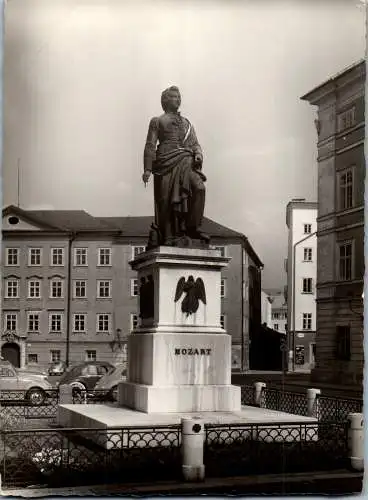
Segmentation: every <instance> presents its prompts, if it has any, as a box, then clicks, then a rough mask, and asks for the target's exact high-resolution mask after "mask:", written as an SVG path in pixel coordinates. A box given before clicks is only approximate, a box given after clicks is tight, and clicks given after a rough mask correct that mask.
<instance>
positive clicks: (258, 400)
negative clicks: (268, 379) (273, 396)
mask: <svg viewBox="0 0 368 500" xmlns="http://www.w3.org/2000/svg"><path fill="white" fill-rule="evenodd" d="M265 389H266V384H265V382H254V404H255V405H256V406H259V407H260V408H262V407H263V406H264V398H263V396H264V391H265Z"/></svg>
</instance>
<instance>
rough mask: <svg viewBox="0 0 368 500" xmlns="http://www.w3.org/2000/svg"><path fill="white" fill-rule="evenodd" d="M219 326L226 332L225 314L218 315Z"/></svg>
mask: <svg viewBox="0 0 368 500" xmlns="http://www.w3.org/2000/svg"><path fill="white" fill-rule="evenodd" d="M220 325H221V328H223V329H224V330H226V315H225V314H220Z"/></svg>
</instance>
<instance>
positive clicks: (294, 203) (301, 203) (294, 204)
mask: <svg viewBox="0 0 368 500" xmlns="http://www.w3.org/2000/svg"><path fill="white" fill-rule="evenodd" d="M293 208H298V209H309V210H317V209H318V202H316V201H306V200H305V198H293V199H292V200H291V201H289V203H288V204H287V205H286V225H287V227H289V225H290V212H291V210H292V209H293Z"/></svg>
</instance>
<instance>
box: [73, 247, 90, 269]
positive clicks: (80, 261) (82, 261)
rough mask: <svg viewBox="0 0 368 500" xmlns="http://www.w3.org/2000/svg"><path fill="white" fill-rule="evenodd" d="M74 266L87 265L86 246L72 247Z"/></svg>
mask: <svg viewBox="0 0 368 500" xmlns="http://www.w3.org/2000/svg"><path fill="white" fill-rule="evenodd" d="M74 266H88V260H87V248H74Z"/></svg>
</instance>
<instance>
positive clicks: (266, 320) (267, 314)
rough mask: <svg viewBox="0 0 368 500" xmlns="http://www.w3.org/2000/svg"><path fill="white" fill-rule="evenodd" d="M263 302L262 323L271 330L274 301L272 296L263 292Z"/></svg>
mask: <svg viewBox="0 0 368 500" xmlns="http://www.w3.org/2000/svg"><path fill="white" fill-rule="evenodd" d="M261 302H262V306H261V308H262V312H261V323H262V325H266V326H268V327H269V328H271V316H272V315H271V302H272V299H271V297H270V295H269V294H268V293H267V292H266V291H265V290H262V292H261Z"/></svg>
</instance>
